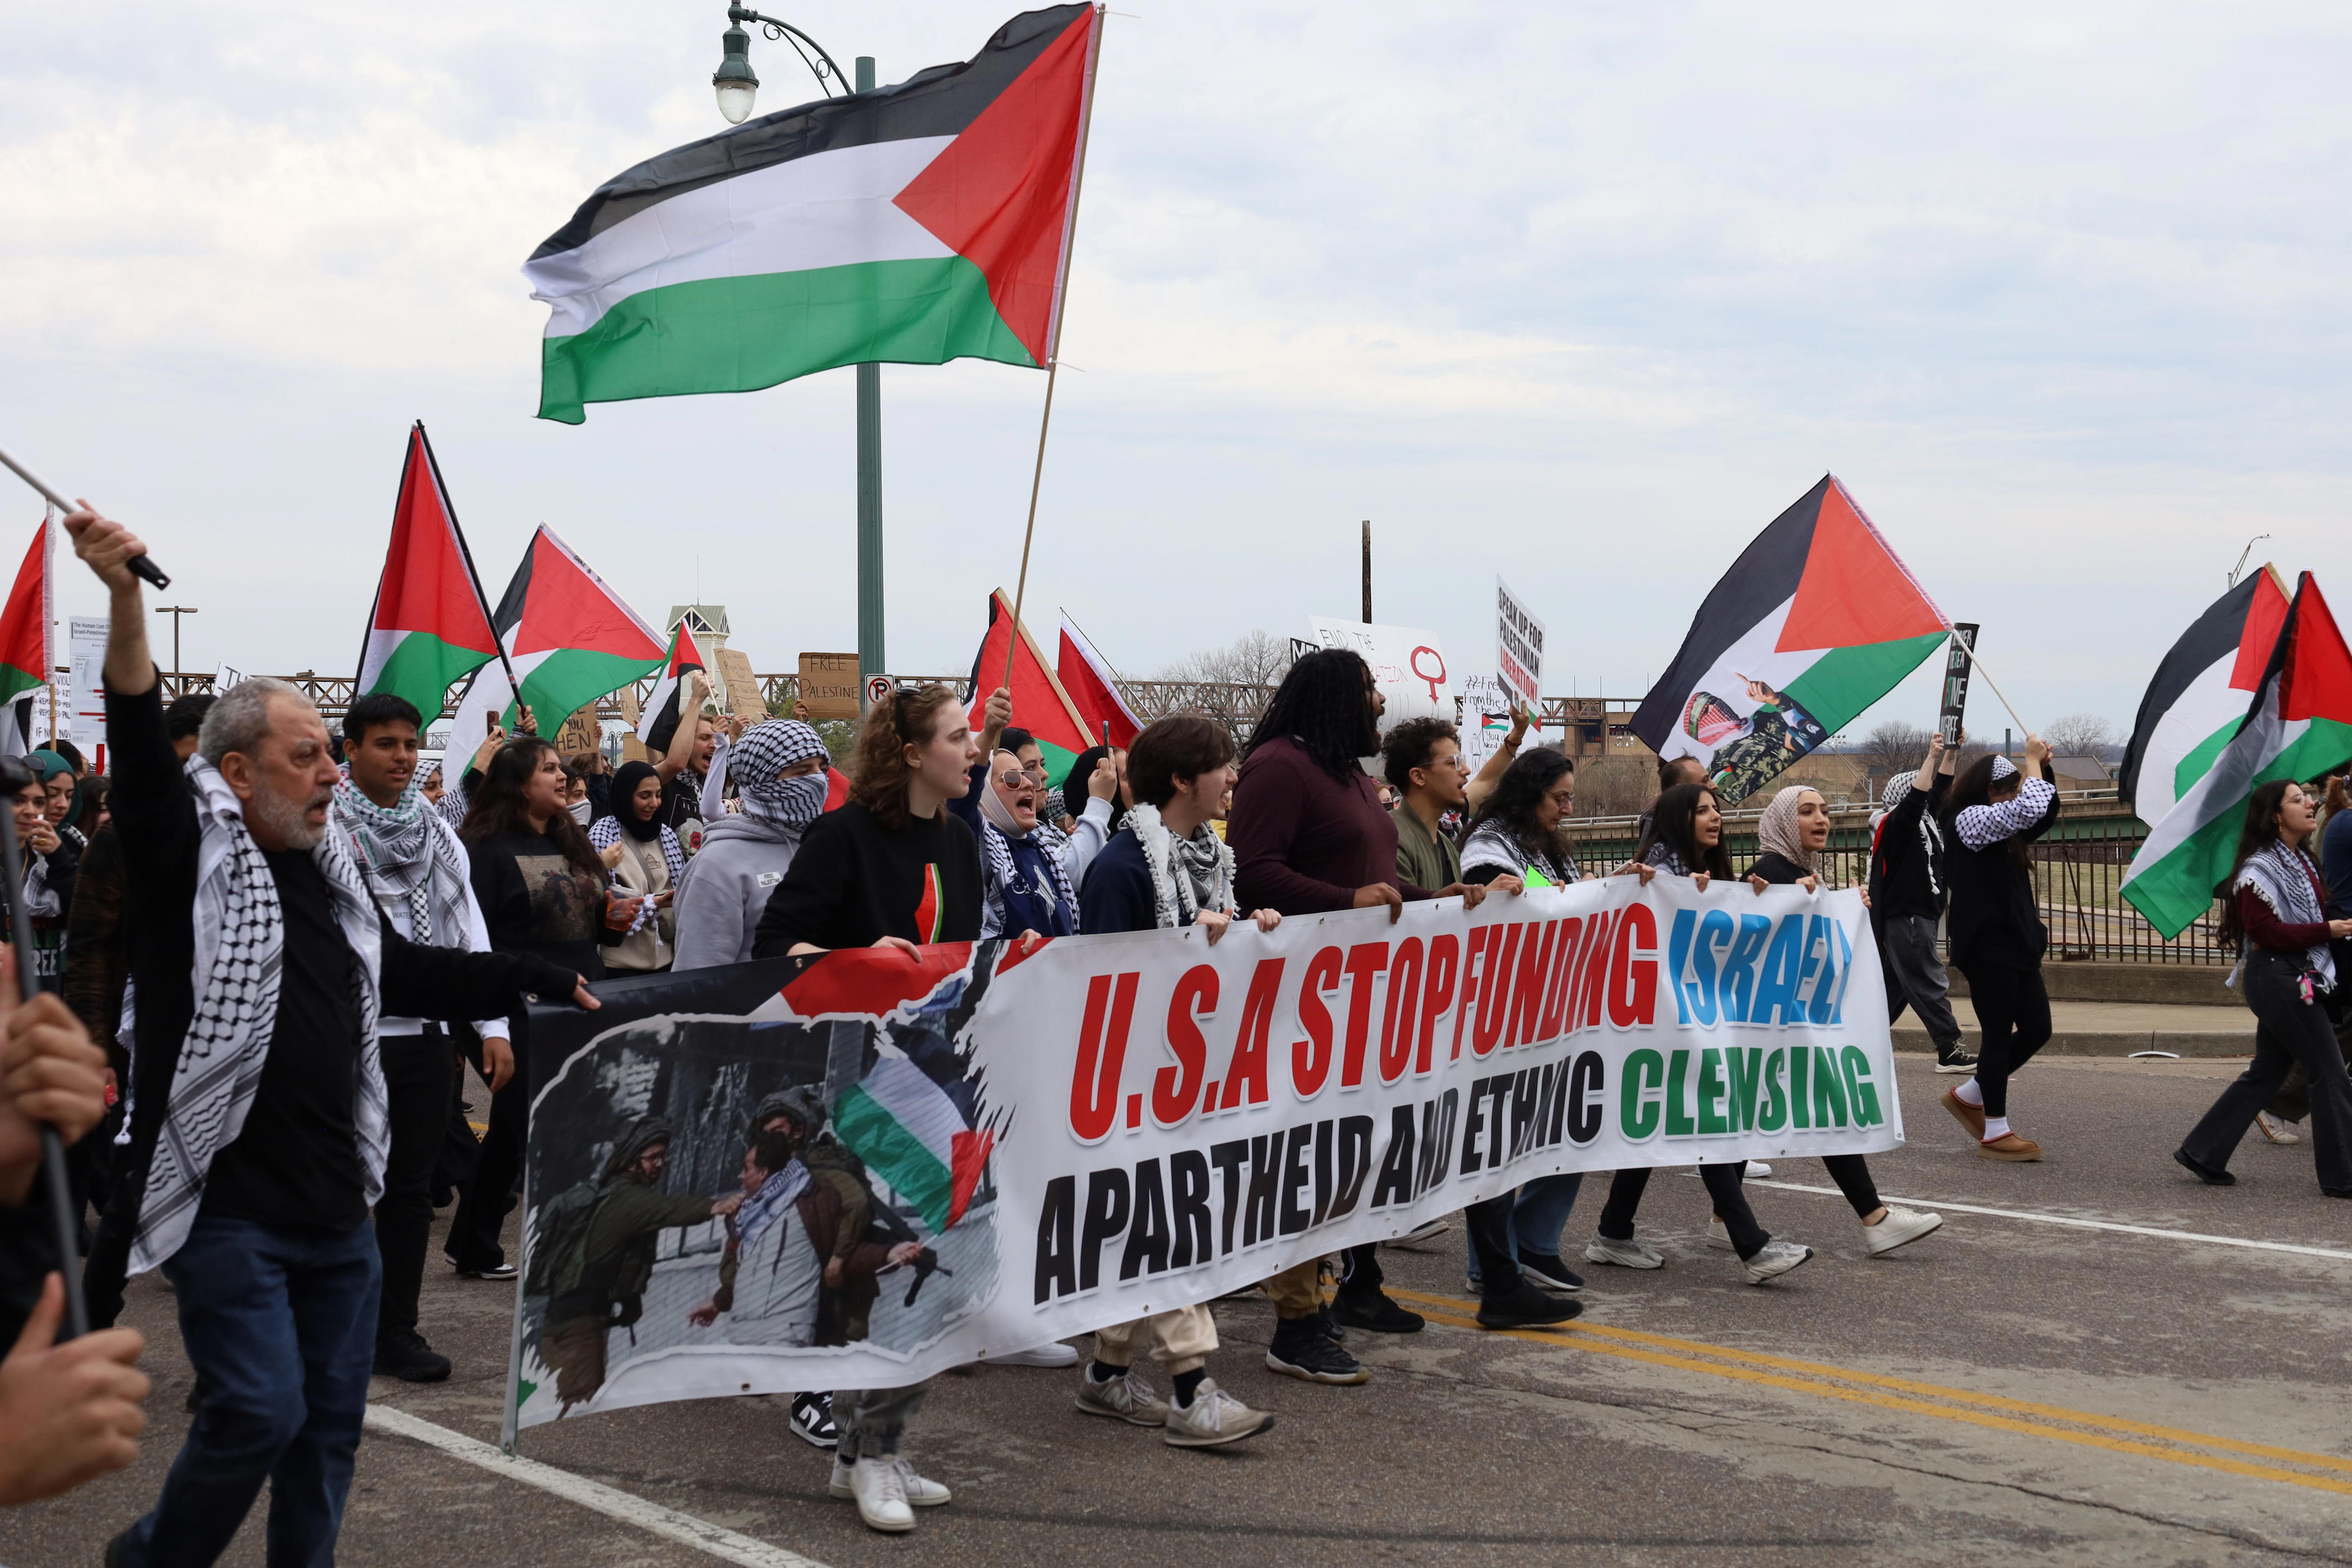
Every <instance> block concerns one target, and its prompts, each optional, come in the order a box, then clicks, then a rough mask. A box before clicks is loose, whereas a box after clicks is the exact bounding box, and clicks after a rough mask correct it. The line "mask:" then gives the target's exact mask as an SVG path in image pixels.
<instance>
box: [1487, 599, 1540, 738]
mask: <svg viewBox="0 0 2352 1568" xmlns="http://www.w3.org/2000/svg"><path fill="white" fill-rule="evenodd" d="M1543 644H1544V626H1543V623H1542V622H1541V621H1539V620H1538V619H1536V617H1535V616H1533V615H1531V614H1529V613H1528V607H1527V606H1526V605H1524V604H1522V603H1521V602H1520V600H1519V597H1518V595H1516V594H1514V593H1512V592H1511V589H1510V585H1509V584H1507V583H1505V582H1504V581H1503V580H1502V579H1501V578H1500V577H1497V578H1496V579H1495V667H1496V669H1497V670H1499V671H1500V672H1501V674H1502V679H1503V689H1504V690H1506V691H1507V692H1509V693H1510V696H1511V700H1512V701H1514V702H1516V703H1517V704H1518V705H1519V706H1520V707H1521V708H1523V709H1526V710H1528V711H1530V712H1532V711H1534V710H1537V709H1538V708H1539V707H1541V705H1542V703H1543Z"/></svg>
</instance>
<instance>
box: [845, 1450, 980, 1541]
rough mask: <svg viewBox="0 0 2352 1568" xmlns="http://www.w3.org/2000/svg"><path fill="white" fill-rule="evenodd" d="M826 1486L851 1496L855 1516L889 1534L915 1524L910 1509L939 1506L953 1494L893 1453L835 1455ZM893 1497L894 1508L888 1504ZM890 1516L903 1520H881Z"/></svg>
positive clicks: (907, 1528) (846, 1497) (906, 1529)
mask: <svg viewBox="0 0 2352 1568" xmlns="http://www.w3.org/2000/svg"><path fill="white" fill-rule="evenodd" d="M825 1490H826V1491H827V1492H828V1493H829V1494H831V1495H832V1496H834V1497H837V1498H845V1499H849V1500H854V1501H855V1502H856V1504H857V1517H858V1518H860V1519H862V1520H864V1521H866V1523H867V1524H868V1525H870V1526H872V1527H873V1528H874V1529H876V1530H879V1531H884V1532H886V1533H887V1534H892V1535H897V1534H901V1533H903V1532H905V1531H909V1530H912V1529H914V1528H915V1516H914V1514H913V1512H912V1511H911V1510H914V1509H919V1508H938V1507H939V1506H940V1504H942V1503H944V1502H947V1501H948V1500H950V1499H951V1498H953V1497H954V1496H955V1493H953V1492H952V1491H950V1490H949V1489H947V1488H946V1487H943V1486H941V1485H940V1483H939V1482H937V1481H933V1480H926V1479H923V1478H922V1477H921V1476H919V1475H917V1474H916V1473H915V1467H914V1466H913V1465H911V1464H909V1463H908V1462H907V1461H906V1460H905V1459H903V1458H899V1457H898V1455H896V1454H883V1455H878V1456H877V1457H875V1458H869V1459H866V1460H864V1461H863V1462H859V1461H855V1460H850V1459H845V1458H841V1457H840V1456H839V1455H838V1454H836V1455H835V1456H834V1460H833V1479H832V1480H831V1481H830V1482H829V1483H828V1484H827V1485H826V1487H825ZM892 1500H896V1502H897V1504H898V1508H897V1510H893V1509H892V1508H891V1507H890V1506H889V1505H890V1502H891V1501H892ZM869 1501H870V1503H871V1505H872V1506H869ZM877 1514H878V1516H879V1517H878V1518H877ZM893 1518H897V1519H900V1520H902V1521H904V1522H902V1523H897V1524H892V1523H887V1522H883V1521H887V1520H890V1519H893Z"/></svg>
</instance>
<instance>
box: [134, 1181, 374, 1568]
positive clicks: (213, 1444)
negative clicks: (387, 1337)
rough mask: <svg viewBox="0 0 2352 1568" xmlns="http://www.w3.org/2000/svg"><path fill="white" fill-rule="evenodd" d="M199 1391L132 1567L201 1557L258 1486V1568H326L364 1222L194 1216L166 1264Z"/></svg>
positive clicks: (361, 1275) (341, 1478) (363, 1268)
mask: <svg viewBox="0 0 2352 1568" xmlns="http://www.w3.org/2000/svg"><path fill="white" fill-rule="evenodd" d="M163 1274H164V1277H165V1278H166V1279H170V1280H171V1282H172V1286H173V1289H175V1290H177V1291H178V1292H179V1297H180V1340H181V1342H182V1343H183V1344H184V1345H185V1346H186V1348H187V1352H188V1360H189V1361H190V1362H191V1363H194V1366H195V1370H196V1386H197V1388H198V1389H199V1390H200V1391H201V1393H202V1398H201V1403H200V1404H199V1405H198V1407H197V1410H196V1419H195V1423H194V1426H190V1427H189V1429H188V1440H187V1441H186V1442H185V1443H184V1444H183V1445H182V1446H181V1448H180V1457H179V1458H176V1459H174V1460H173V1461H172V1471H171V1474H169V1475H167V1476H165V1477H164V1478H163V1496H162V1497H160V1498H158V1499H157V1500H156V1502H155V1508H154V1510H153V1511H152V1512H151V1513H149V1514H148V1515H147V1516H146V1517H145V1518H144V1519H142V1520H141V1521H139V1522H138V1523H136V1524H134V1525H132V1526H131V1529H130V1530H129V1531H126V1532H125V1534H124V1537H123V1546H124V1548H125V1551H124V1552H123V1555H122V1558H121V1561H122V1562H123V1563H127V1564H130V1565H131V1568H142V1565H144V1564H151V1563H152V1564H154V1565H155V1568H167V1565H175V1564H181V1563H186V1564H191V1565H201V1564H208V1563H212V1562H214V1561H215V1559H217V1558H218V1557H219V1556H220V1554H221V1553H222V1552H226V1551H227V1550H228V1545H229V1542H230V1541H231V1540H232V1539H233V1538H234V1537H235V1536H236V1531H237V1527H238V1526H239V1525H241V1524H243V1523H244V1522H245V1516H246V1515H247V1513H248V1512H250V1511H251V1510H252V1508H253V1500H254V1499H255V1498H257V1497H258V1496H259V1495H260V1493H261V1484H262V1482H264V1481H265V1480H266V1481H268V1483H269V1531H268V1568H330V1565H331V1564H332V1563H333V1562H334V1560H335V1536H336V1534H337V1533H338V1532H339V1531H341V1529H342V1523H343V1500H344V1498H345V1496H346V1495H347V1494H348V1493H349V1492H350V1491H351V1488H352V1463H353V1461H354V1459H355V1458H356V1457H357V1455H358V1453H359V1446H360V1420H361V1417H362V1415H364V1414H365V1413H366V1410H367V1393H368V1377H369V1375H370V1373H372V1372H373V1370H374V1363H375V1316H376V1301H377V1297H378V1295H379V1292H380V1290H381V1281H382V1278H383V1269H382V1267H381V1265H380V1264H379V1263H378V1261H377V1258H376V1249H375V1230H374V1227H373V1226H366V1225H362V1226H359V1227H358V1228H357V1229H355V1230H352V1231H349V1232H346V1233H345V1234H343V1235H341V1236H320V1235H311V1234H304V1233H299V1232H294V1231H285V1230H277V1229H273V1228H271V1227H269V1226H260V1225H255V1224H252V1223H250V1222H249V1221H246V1220H236V1219H215V1218H211V1217H208V1216H206V1215H202V1214H199V1215H197V1216H196V1223H195V1226H194V1228H193V1229H191V1230H190V1231H189V1232H188V1239H187V1240H186V1241H185V1242H184V1243H183V1244H182V1245H181V1247H180V1250H179V1251H177V1252H176V1253H173V1255H172V1258H171V1259H170V1261H168V1262H166V1263H165V1264H164V1265H163Z"/></svg>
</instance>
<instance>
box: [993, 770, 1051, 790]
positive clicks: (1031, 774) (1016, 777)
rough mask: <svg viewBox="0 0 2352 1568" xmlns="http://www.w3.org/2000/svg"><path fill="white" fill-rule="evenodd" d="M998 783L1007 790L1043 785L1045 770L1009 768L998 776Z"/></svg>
mask: <svg viewBox="0 0 2352 1568" xmlns="http://www.w3.org/2000/svg"><path fill="white" fill-rule="evenodd" d="M996 782H997V783H998V784H1003V786H1004V787H1005V788H1006V789H1019V788H1020V787H1021V786H1022V785H1024V784H1043V783H1045V769H1043V768H1008V769H1006V770H1005V771H1004V772H1003V773H999V774H997V775H996Z"/></svg>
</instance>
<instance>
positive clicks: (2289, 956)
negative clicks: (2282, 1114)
mask: <svg viewBox="0 0 2352 1568" xmlns="http://www.w3.org/2000/svg"><path fill="white" fill-rule="evenodd" d="M2315 826H2317V816H2316V814H2315V811H2314V810H2313V803H2312V799H2311V797H2310V796H2309V795H2305V793H2304V792H2303V788H2302V786H2301V785H2299V784H2294V783H2293V782H2292V781H2289V780H2284V779H2277V780H2273V781H2272V782H2271V783H2269V784H2263V785H2261V786H2259V787H2258V788H2256V789H2255V791H2254V793H2253V797H2252V799H2251V800H2249V801H2248V802H2247V803H2246V824H2245V827H2244V829H2243V830H2242V832H2241V833H2240V835H2239V837H2238V856H2237V862H2236V864H2235V865H2234V866H2233V867H2232V868H2231V872H2230V881H2229V888H2230V893H2229V902H2228V903H2227V904H2226V905H2225V906H2224V907H2223V910H2222V915H2221V938H2222V940H2223V941H2224V942H2234V943H2236V945H2237V949H2238V966H2237V967H2236V968H2235V969H2233V970H2231V972H2230V983H2231V984H2233V985H2234V984H2240V983H2241V982H2242V983H2243V984H2244V986H2245V997H2246V1005H2248V1006H2250V1007H2252V1009H2253V1010H2254V1017H2255V1019H2256V1022H2257V1027H2256V1029H2255V1032H2254V1059H2253V1064H2252V1066H2250V1067H2248V1068H2246V1070H2245V1071H2244V1072H2242V1073H2241V1074H2240V1075H2239V1076H2238V1077H2237V1078H2236V1079H2234V1080H2232V1081H2231V1085H2230V1087H2229V1088H2227V1089H2223V1090H2222V1091H2221V1099H2219V1100H2215V1101H2214V1102H2213V1108H2212V1109H2211V1110H2208V1111H2207V1112H2206V1113H2205V1115H2204V1118H2203V1120H2201V1121H2199V1122H2198V1123H2197V1125H2196V1126H2195V1127H2194V1128H2192V1129H2191V1130H2190V1131H2189V1136H2188V1137H2187V1138H2186V1139H2185V1140H2183V1141H2182V1142H2181V1145H2180V1147H2179V1148H2178V1149H2176V1150H2174V1151H2173V1152H2172V1157H2173V1158H2174V1159H2175V1160H2177V1161H2179V1163H2180V1164H2181V1165H2182V1167H2183V1168H2185V1169H2186V1170H2188V1171H2189V1173H2191V1174H2193V1175H2194V1176H2196V1178H2197V1179H2198V1180H2199V1181H2200V1182H2203V1183H2205V1184H2207V1185H2209V1186H2215V1187H2227V1186H2231V1185H2234V1184H2236V1182H2237V1178H2236V1177H2235V1176H2232V1175H2231V1174H2230V1171H2229V1164H2230V1156H2231V1153H2232V1152H2235V1151H2236V1149H2237V1147H2238V1140H2239V1139H2241V1138H2242V1137H2244V1136H2245V1135H2246V1129H2247V1128H2248V1127H2250V1126H2252V1124H2253V1120H2254V1115H2255V1113H2256V1112H2257V1111H2259V1110H2262V1108H2263V1106H2264V1105H2265V1104H2267V1103H2268V1102H2269V1100H2270V1098H2271V1096H2272V1095H2273V1094H2275V1093H2277V1092H2278V1089H2279V1086H2280V1085H2281V1084H2282V1083H2284V1082H2285V1080H2286V1075H2287V1069H2288V1068H2289V1067H2290V1066H2292V1065H2294V1064H2295V1063H2297V1062H2300V1063H2301V1064H2302V1066H2303V1068H2304V1071H2305V1073H2306V1074H2308V1075H2309V1077H2310V1079H2311V1152H2312V1158H2313V1159H2314V1161H2315V1162H2316V1163H2317V1165H2318V1169H2319V1190H2320V1191H2321V1192H2323V1193H2325V1194H2327V1195H2328V1196H2329V1197H2331V1198H2352V1080H2347V1079H2346V1076H2345V1072H2344V1058H2343V1056H2342V1054H2341V1053H2340V1052H2339V1051H2338V1050H2337V1048H2336V1034H2335V1029H2334V1027H2333V1026H2332V1025H2330V1023H2329V1022H2328V1016H2327V1014H2328V1003H2327V999H2328V997H2329V996H2330V994H2333V993H2334V991H2335V990H2336V956H2335V954H2334V952H2331V951H2330V949H2329V945H2328V944H2329V942H2331V941H2332V940H2334V939H2336V938H2340V937H2352V920H2335V921H2331V920H2329V919H2328V918H2327V908H2326V893H2325V891H2324V890H2323V889H2322V886H2321V883H2320V880H2319V868H2317V867H2316V866H2315V865H2313V864H2312V860H2311V857H2310V855H2309V854H2308V853H2306V852H2305V849H2304V845H2305V842H2306V841H2308V840H2309V839H2310V837H2311V836H2312V830H2313V828H2314V827H2315ZM1969 980H1970V982H1971V984H1973V983H1974V980H1975V976H1974V975H1973V974H1971V975H1970V976H1969Z"/></svg>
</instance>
